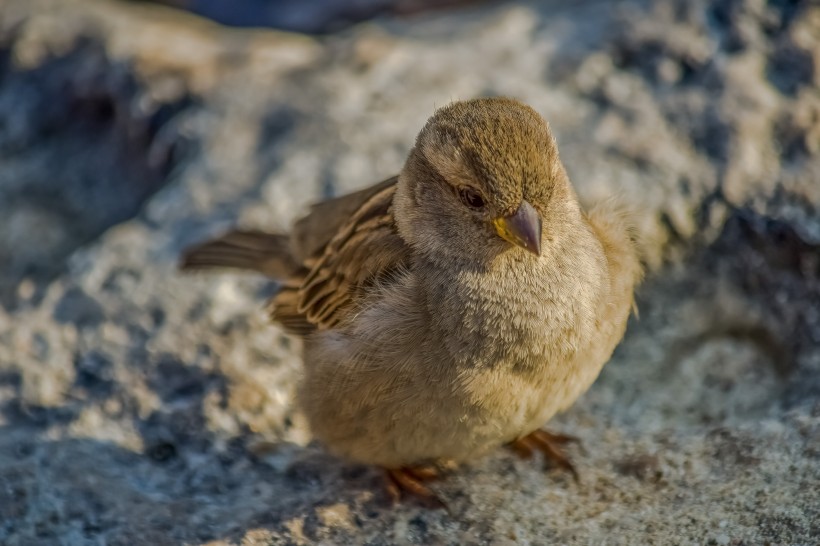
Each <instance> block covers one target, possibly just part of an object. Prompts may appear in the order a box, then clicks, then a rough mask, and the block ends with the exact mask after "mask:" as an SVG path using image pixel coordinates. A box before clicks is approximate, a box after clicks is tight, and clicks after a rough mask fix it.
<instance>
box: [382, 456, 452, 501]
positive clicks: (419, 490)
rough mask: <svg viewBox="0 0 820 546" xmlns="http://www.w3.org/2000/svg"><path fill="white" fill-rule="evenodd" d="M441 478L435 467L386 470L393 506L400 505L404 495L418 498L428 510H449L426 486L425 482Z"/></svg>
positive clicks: (387, 486) (388, 491) (389, 494)
mask: <svg viewBox="0 0 820 546" xmlns="http://www.w3.org/2000/svg"><path fill="white" fill-rule="evenodd" d="M439 477H440V476H439V471H438V469H436V468H435V467H433V466H413V467H404V468H386V469H385V485H386V489H387V495H388V496H389V497H390V501H391V502H392V503H393V505H396V504H398V502H399V501H400V500H401V498H402V495H403V494H406V495H411V496H413V497H416V498H417V499H418V500H420V501H421V502H422V503H423V504H424V505H425V506H427V507H428V508H433V509H439V508H442V509H444V510H447V505H446V504H444V501H442V500H441V499H440V498H439V497H438V495H436V494H435V493H434V492H433V490H432V489H430V488H429V487H427V486H426V485H425V484H424V482H429V481H433V480H437V479H438V478H439Z"/></svg>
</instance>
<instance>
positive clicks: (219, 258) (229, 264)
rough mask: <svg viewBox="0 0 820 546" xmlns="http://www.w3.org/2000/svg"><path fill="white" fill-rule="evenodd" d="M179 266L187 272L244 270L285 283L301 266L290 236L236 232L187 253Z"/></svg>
mask: <svg viewBox="0 0 820 546" xmlns="http://www.w3.org/2000/svg"><path fill="white" fill-rule="evenodd" d="M179 267H180V269H181V270H183V271H193V270H199V269H214V268H232V269H244V270H249V271H255V272H257V273H261V274H263V275H266V276H268V277H270V278H272V279H279V280H281V279H286V278H288V277H290V276H291V275H293V273H294V272H296V271H297V270H298V269H299V267H300V264H299V263H298V261H297V260H296V258H295V257H294V255H293V250H292V248H291V244H290V238H289V237H288V236H287V235H283V234H277V233H265V232H262V231H241V230H236V231H231V232H228V233H226V234H225V235H222V236H221V237H218V238H216V239H213V240H210V241H206V242H204V243H201V244H199V245H196V246H194V247H191V248H189V249H187V250H185V252H184V253H183V254H182V258H181V260H180V264H179Z"/></svg>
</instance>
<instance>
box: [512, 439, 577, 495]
mask: <svg viewBox="0 0 820 546" xmlns="http://www.w3.org/2000/svg"><path fill="white" fill-rule="evenodd" d="M570 442H578V439H577V438H575V437H574V436H567V435H566V434H552V433H549V432H547V431H545V430H540V429H539V430H536V431H534V432H531V433H529V434H527V435H526V436H522V437H521V438H519V439H517V440H514V441H513V442H512V443H511V444H510V447H511V448H512V450H513V451H515V453H516V454H517V455H518V456H519V457H521V458H522V459H530V458H531V457H532V455H533V453H535V452H536V451H540V452H541V453H543V454H544V458H545V459H547V460H549V461H551V462H552V463H554V464H555V465H557V466H558V467H560V468H563V469H564V470H567V471H568V472H570V473H571V474H572V477H573V478H574V479H575V481H576V482H577V481H578V472H577V471H576V470H575V467H574V466H572V462H570V460H569V457H567V455H566V453H564V450H563V448H562V447H563V446H564V445H565V444H568V443H570Z"/></svg>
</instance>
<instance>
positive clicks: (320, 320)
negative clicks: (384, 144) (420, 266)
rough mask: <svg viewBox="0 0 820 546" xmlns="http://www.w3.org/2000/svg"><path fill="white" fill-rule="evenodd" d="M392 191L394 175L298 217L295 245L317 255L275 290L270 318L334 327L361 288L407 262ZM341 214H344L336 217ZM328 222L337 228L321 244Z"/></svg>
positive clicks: (296, 327)
mask: <svg viewBox="0 0 820 546" xmlns="http://www.w3.org/2000/svg"><path fill="white" fill-rule="evenodd" d="M395 192H396V178H392V179H389V180H386V181H384V182H382V183H380V184H377V185H376V186H373V187H371V188H368V189H366V190H362V191H360V192H357V193H354V194H350V195H347V196H344V197H341V198H338V199H334V200H331V201H326V202H324V203H320V204H319V205H317V206H314V208H313V209H312V210H311V212H310V213H309V214H308V216H307V217H305V218H304V219H302V220H300V221H299V222H298V223H297V225H296V227H295V228H294V229H295V231H294V234H293V236H294V242H295V244H294V246H296V248H298V249H300V250H299V252H300V254H302V255H305V254H313V255H314V256H315V257H313V258H311V257H307V258H306V259H305V260H304V264H305V268H304V269H303V270H302V271H300V272H299V273H297V275H295V276H294V277H292V278H291V279H290V280H289V281H288V282H286V283H285V285H284V286H283V288H282V290H281V291H280V292H279V293H278V294H277V295H276V296H274V298H273V300H272V302H271V304H272V305H271V315H272V317H273V319H274V320H276V321H277V322H280V323H282V324H283V325H284V326H286V327H287V328H288V329H290V330H291V331H295V332H297V333H307V332H309V331H310V330H313V329H316V328H318V329H320V330H324V329H327V328H332V327H333V326H335V325H337V324H338V323H339V322H340V321H342V320H344V319H345V318H346V317H347V316H349V314H350V313H351V312H354V311H355V305H354V304H355V302H356V300H357V299H358V298H359V296H360V295H361V294H362V293H363V291H364V290H366V289H367V288H368V287H369V286H372V285H373V284H374V283H377V282H379V281H380V280H382V279H384V278H385V277H387V276H388V275H390V274H391V273H392V272H394V271H396V270H398V269H400V268H401V267H402V266H404V265H406V264H407V263H408V261H409V258H410V247H409V246H408V245H407V244H406V243H405V242H404V240H403V239H402V238H401V236H400V235H399V233H398V231H397V229H396V224H395V221H394V219H393V195H394V194H395ZM342 214H344V216H345V220H344V221H341V222H338V221H337V219H338V218H339V216H340V215H342ZM323 217H324V222H323ZM327 224H333V225H335V227H336V229H335V230H334V232H333V234H332V236H330V237H329V239H328V240H327V242H326V243H325V244H321V243H319V242H317V241H320V240H321V239H324V238H325V236H326V235H327ZM311 226H314V227H315V229H316V230H317V231H318V232H319V233H318V234H317V233H314V232H313V231H312V229H311ZM303 245H305V246H303ZM311 247H313V250H314V252H310V250H311Z"/></svg>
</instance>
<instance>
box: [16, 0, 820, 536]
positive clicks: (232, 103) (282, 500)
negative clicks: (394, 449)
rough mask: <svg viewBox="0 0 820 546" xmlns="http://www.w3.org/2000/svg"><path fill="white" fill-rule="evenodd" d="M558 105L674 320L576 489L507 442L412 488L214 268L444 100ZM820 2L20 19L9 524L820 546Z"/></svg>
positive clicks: (588, 424) (653, 333)
mask: <svg viewBox="0 0 820 546" xmlns="http://www.w3.org/2000/svg"><path fill="white" fill-rule="evenodd" d="M495 94H507V95H512V96H516V97H519V98H521V99H523V100H525V101H527V102H529V103H530V104H532V105H533V106H534V107H535V108H536V109H537V110H539V111H540V112H542V113H543V114H544V115H545V117H547V119H549V120H550V122H551V124H552V126H553V129H554V131H555V132H556V135H557V138H558V140H559V145H560V147H561V150H562V153H563V157H564V161H565V163H566V165H567V167H568V170H569V171H570V174H571V176H572V179H573V181H574V183H575V184H576V187H577V189H578V191H579V194H580V195H581V197H582V199H583V200H584V201H585V202H591V201H594V200H595V199H599V198H603V197H606V196H608V195H611V194H614V193H619V194H621V195H622V196H623V198H624V199H625V200H626V201H627V202H629V203H630V204H631V205H632V206H634V207H635V208H636V209H637V210H640V211H642V224H641V230H642V233H643V236H644V239H645V241H646V245H647V259H648V261H649V262H650V264H651V266H652V271H651V273H650V275H649V277H648V280H647V282H646V284H645V286H644V287H643V288H642V290H641V292H640V294H639V308H640V313H641V314H640V320H635V321H633V322H632V323H631V324H630V327H629V330H628V333H627V336H626V338H625V340H624V342H623V344H622V345H621V346H620V347H619V349H618V350H617V351H616V354H615V356H614V358H613V360H612V362H611V363H610V364H609V365H608V366H607V367H606V368H605V370H604V372H603V374H602V376H601V377H600V379H599V380H598V382H597V383H596V384H595V385H594V386H593V388H592V389H591V390H590V392H589V393H588V394H587V395H585V396H584V397H583V398H582V399H581V400H580V401H579V402H578V403H577V404H576V405H575V406H574V407H573V408H572V409H571V410H570V411H568V412H567V413H566V414H564V415H562V416H560V417H558V418H556V419H555V420H554V422H552V423H551V424H550V426H551V427H552V428H553V429H556V430H560V431H565V432H568V433H571V434H574V435H577V436H579V437H580V438H581V440H582V442H583V448H582V449H577V450H574V451H573V457H574V460H575V462H576V464H577V466H578V468H579V470H580V472H581V474H582V482H581V484H580V485H576V484H574V483H573V482H572V480H571V479H568V477H567V476H566V475H563V474H561V473H560V472H544V471H543V470H542V469H541V468H540V467H539V465H538V464H537V463H534V462H526V461H519V460H517V459H515V458H514V457H513V456H512V455H511V454H510V453H507V452H506V451H503V450H500V451H499V452H498V453H495V454H493V455H492V456H490V457H488V458H486V459H483V460H479V461H476V462H474V463H472V464H470V465H468V466H466V467H464V468H463V469H461V470H459V471H458V472H456V473H454V474H453V475H452V476H451V477H449V478H448V479H447V480H445V481H443V482H441V483H440V484H439V485H437V486H436V487H437V489H438V491H440V493H441V495H442V497H443V498H445V499H446V500H447V502H448V503H449V506H450V509H451V512H452V514H450V515H448V514H445V513H442V512H430V511H425V510H423V509H420V508H418V507H415V506H413V505H412V504H411V505H404V506H401V507H399V508H396V509H389V508H386V507H384V506H383V501H382V498H381V495H380V492H379V483H380V481H379V476H378V474H377V473H376V472H375V471H373V470H372V469H369V468H362V467H358V466H355V465H350V464H346V463H342V462H340V461H338V460H335V459H333V458H332V457H330V456H328V455H326V454H325V453H324V452H323V451H322V449H321V448H320V447H319V446H316V445H314V444H311V443H310V437H309V434H308V432H307V430H306V428H305V425H304V421H303V419H302V418H301V416H300V415H299V413H298V412H297V411H295V409H294V407H293V405H292V394H293V386H294V382H295V380H296V378H297V376H298V371H299V366H300V357H299V346H298V342H297V341H296V340H294V339H292V338H288V337H287V336H285V335H284V334H282V332H281V331H280V330H279V329H277V328H276V327H275V326H271V325H269V324H268V323H267V322H266V320H265V316H264V313H263V310H262V302H263V301H264V299H265V297H266V296H267V295H268V294H270V293H271V290H272V288H273V287H272V286H271V285H270V284H269V283H267V282H265V281H264V280H261V279H255V278H249V277H242V276H239V275H232V274H228V275H217V276H182V275H180V274H178V273H177V272H176V270H175V266H176V260H177V256H178V255H179V252H180V250H181V249H182V248H183V247H184V246H186V245H188V244H190V243H192V242H195V241H199V240H201V239H203V238H205V237H207V236H208V235H211V234H215V233H217V232H220V231H222V230H223V229H226V228H227V227H229V226H231V225H235V224H240V225H244V226H255V227H263V228H270V229H279V228H284V227H286V226H287V225H288V223H289V222H290V221H291V220H292V219H293V218H294V217H295V216H297V215H298V214H299V213H300V212H301V211H302V210H304V208H305V206H306V205H307V204H308V203H309V202H310V201H312V200H315V199H317V198H319V197H322V196H326V195H330V194H337V193H341V192H345V191H348V190H352V189H355V188H357V187H360V186H364V185H367V184H369V183H372V182H375V181H377V180H379V179H381V178H382V177H386V176H388V175H391V174H393V173H394V172H396V171H397V170H398V169H399V167H400V165H401V163H402V161H403V158H404V155H405V154H406V152H407V151H408V149H409V146H410V145H411V143H412V140H413V138H414V137H415V134H416V132H417V131H418V129H419V128H420V127H421V125H422V124H423V122H424V120H425V119H426V118H427V116H429V115H430V113H431V112H432V110H433V109H434V107H435V106H437V105H441V104H444V103H446V102H448V101H449V100H451V99H453V98H469V97H473V96H477V95H495ZM818 181H820V6H818V5H817V4H816V3H813V2H810V1H790V2H787V1H780V0H770V1H768V2H766V1H764V0H714V1H712V2H703V1H694V2H691V1H686V0H655V1H632V2H604V1H602V0H584V1H581V2H566V1H559V0H553V1H546V2H542V3H523V2H522V3H507V4H500V5H486V6H481V7H476V8H471V9H465V10H460V11H453V12H451V13H445V14H441V13H436V14H434V15H426V16H419V17H416V18H412V19H409V20H402V21H395V20H389V19H384V20H379V21H376V22H373V23H368V24H364V25H360V26H357V27H353V28H351V29H349V30H347V31H345V32H343V33H341V34H337V35H334V36H329V37H325V38H323V39H321V40H317V39H313V38H308V37H304V36H300V35H295V34H284V33H278V32H274V31H264V30H236V29H226V28H222V27H219V26H217V25H215V24H212V23H209V22H207V21H205V20H202V19H197V18H195V17H193V16H189V15H185V14H182V13H179V12H175V11H172V10H169V9H166V8H162V7H158V6H144V5H133V4H131V3H119V2H111V1H103V0H6V1H5V2H4V5H3V8H2V10H0V260H2V262H3V264H4V267H3V268H2V270H1V271H0V543H2V544H8V545H10V546H12V545H20V546H23V545H25V546H31V545H40V544H42V545H47V544H48V545H50V544H58V543H59V544H68V545H72V546H73V545H86V544H88V545H91V544H122V545H141V544H146V545H148V544H150V545H164V544H209V545H211V546H216V545H221V544H240V543H241V544H248V545H252V544H253V545H255V544H259V545H262V544H312V543H321V544H553V543H555V544H603V543H606V544H719V545H726V544H734V545H740V544H745V545H752V544H771V545H775V544H782V545H803V544H805V545H808V544H816V543H817V541H818V540H820V538H818V537H820V523H818V522H820V497H818V494H817V491H818V490H820V211H818V207H820V182H818Z"/></svg>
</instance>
